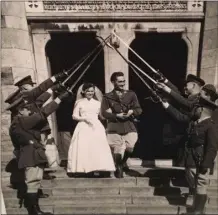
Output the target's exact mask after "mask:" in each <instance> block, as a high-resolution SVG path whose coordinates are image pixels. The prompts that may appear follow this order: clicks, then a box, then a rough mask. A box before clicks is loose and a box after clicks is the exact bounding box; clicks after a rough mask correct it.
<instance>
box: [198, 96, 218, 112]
mask: <svg viewBox="0 0 218 215" xmlns="http://www.w3.org/2000/svg"><path fill="white" fill-rule="evenodd" d="M199 106H201V107H205V108H208V109H210V110H215V109H216V108H218V106H217V105H216V104H215V103H214V102H213V101H211V100H210V99H208V98H205V97H202V96H200V99H199Z"/></svg>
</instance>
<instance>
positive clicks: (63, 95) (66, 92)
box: [58, 91, 72, 101]
mask: <svg viewBox="0 0 218 215" xmlns="http://www.w3.org/2000/svg"><path fill="white" fill-rule="evenodd" d="M71 95H72V94H71V93H70V92H68V91H65V92H64V93H62V94H61V95H60V96H58V98H59V99H60V100H61V101H63V100H64V99H66V98H68V97H69V96H71Z"/></svg>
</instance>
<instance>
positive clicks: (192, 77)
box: [186, 74, 205, 86]
mask: <svg viewBox="0 0 218 215" xmlns="http://www.w3.org/2000/svg"><path fill="white" fill-rule="evenodd" d="M188 82H195V83H197V84H199V85H200V86H204V85H205V81H204V80H203V79H201V78H199V77H197V76H196V75H192V74H189V75H188V76H187V78H186V83H188Z"/></svg>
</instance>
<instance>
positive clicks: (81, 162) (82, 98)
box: [67, 83, 115, 173]
mask: <svg viewBox="0 0 218 215" xmlns="http://www.w3.org/2000/svg"><path fill="white" fill-rule="evenodd" d="M101 98H102V94H101V91H100V90H99V89H98V88H97V87H96V86H94V85H93V84H91V83H85V84H83V85H82V86H80V88H79V90H78V92H77V100H76V103H75V106H74V110H73V119H74V120H76V121H78V124H77V126H76V128H75V130H74V133H73V137H72V139H71V143H70V147H69V151H68V165H67V172H68V173H89V172H95V171H108V172H112V171H115V166H114V161H113V157H112V154H111V150H110V147H109V145H108V142H107V137H106V133H105V129H104V127H103V125H102V124H101V122H100V120H99V119H98V117H99V113H100V106H101Z"/></svg>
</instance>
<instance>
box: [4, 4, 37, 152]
mask: <svg viewBox="0 0 218 215" xmlns="http://www.w3.org/2000/svg"><path fill="white" fill-rule="evenodd" d="M1 9H2V17H1V18H2V19H1V26H2V29H1V30H2V34H1V35H2V38H1V47H2V55H1V56H2V59H1V63H2V65H1V83H2V86H1V104H2V109H1V113H2V118H1V123H2V127H1V136H2V146H4V147H3V148H2V150H3V152H5V151H8V152H10V151H11V148H12V147H11V148H10V147H9V145H11V144H10V143H9V142H8V140H9V139H10V138H9V136H8V127H9V125H10V112H9V111H5V108H6V107H7V104H5V103H4V100H5V99H6V98H7V97H8V95H9V94H10V93H12V92H13V91H15V90H16V87H14V86H13V84H14V82H16V81H18V80H19V79H20V78H22V77H24V76H26V75H31V76H32V78H33V80H35V77H34V62H33V52H32V45H31V41H30V36H29V30H28V25H27V20H26V12H25V7H24V2H21V1H4V2H2V3H1ZM5 144H6V145H7V144H8V147H6V145H5Z"/></svg>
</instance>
